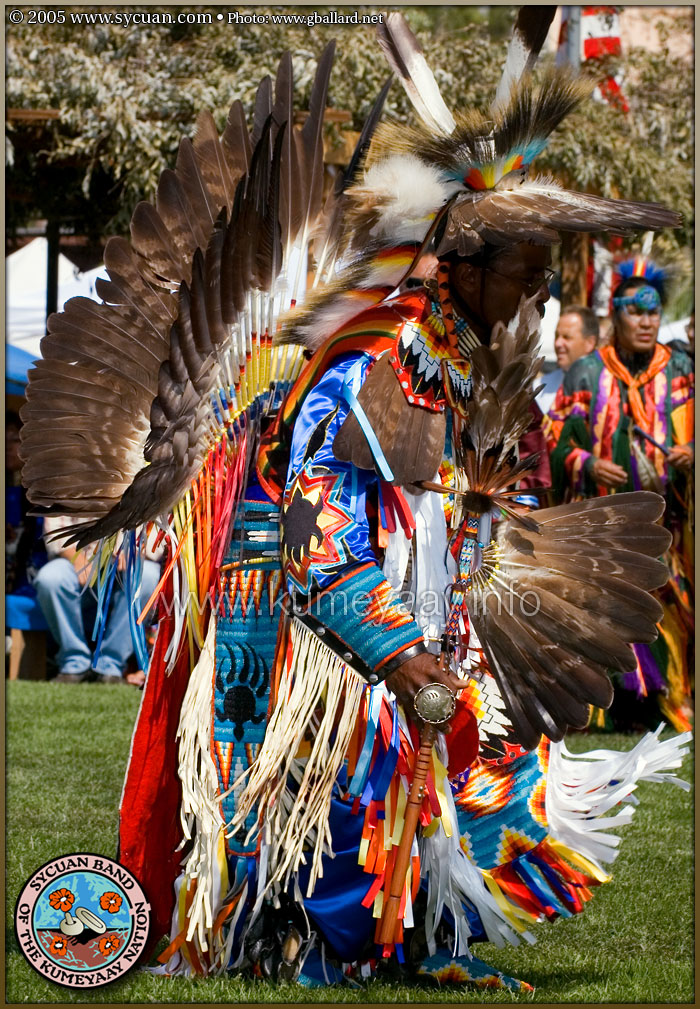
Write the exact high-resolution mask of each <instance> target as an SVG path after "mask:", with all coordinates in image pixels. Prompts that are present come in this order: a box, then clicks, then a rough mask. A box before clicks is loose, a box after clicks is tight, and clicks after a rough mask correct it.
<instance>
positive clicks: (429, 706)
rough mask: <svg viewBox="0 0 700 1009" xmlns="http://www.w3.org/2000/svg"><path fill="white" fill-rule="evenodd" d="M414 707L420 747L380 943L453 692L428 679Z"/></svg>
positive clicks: (386, 938) (386, 939)
mask: <svg viewBox="0 0 700 1009" xmlns="http://www.w3.org/2000/svg"><path fill="white" fill-rule="evenodd" d="M413 707H414V709H415V712H416V714H417V715H418V717H419V718H420V719H421V720H422V721H423V728H422V730H421V736H420V748H419V750H418V753H417V755H416V762H415V764H414V767H413V782H412V784H411V791H410V793H409V796H408V801H407V803H406V812H405V814H404V824H403V833H402V834H401V842H400V844H399V847H398V851H397V852H396V861H395V863H394V871H393V873H392V876H391V880H390V882H389V885H388V886H386V887H385V890H384V907H383V909H382V921H381V925H380V927H379V936H378V940H379V942H380V943H391V942H393V941H394V932H395V930H396V919H397V917H398V913H399V907H400V904H401V897H402V894H403V890H404V885H405V883H406V873H407V872H408V866H409V863H410V861H411V848H412V847H413V838H414V837H415V836H416V830H417V829H418V820H419V818H420V811H421V806H422V805H423V795H424V793H425V784H426V780H427V777H428V770H429V768H430V760H431V754H432V749H433V744H434V742H435V738H436V736H437V733H438V726H439V725H442V724H443V723H444V722H446V721H447V720H448V719H449V718H451V717H452V715H453V714H454V710H455V695H454V694H453V693H452V691H451V690H450V689H449V687H446V686H445V685H444V683H428V684H427V685H426V686H424V687H421V689H420V690H419V691H418V692H417V694H416V696H415V697H414V699H413Z"/></svg>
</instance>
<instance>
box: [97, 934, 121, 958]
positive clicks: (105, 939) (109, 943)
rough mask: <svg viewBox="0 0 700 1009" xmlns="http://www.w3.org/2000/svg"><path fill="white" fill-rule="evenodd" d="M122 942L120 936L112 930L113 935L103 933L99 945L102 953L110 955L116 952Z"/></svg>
mask: <svg viewBox="0 0 700 1009" xmlns="http://www.w3.org/2000/svg"><path fill="white" fill-rule="evenodd" d="M121 944H122V941H121V939H120V938H119V936H118V935H115V933H114V932H112V934H111V935H103V936H102V938H101V939H100V941H99V942H98V944H97V945H98V947H99V950H100V953H102V954H103V955H104V956H109V955H110V954H112V953H116V952H117V950H118V949H119V947H120V946H121Z"/></svg>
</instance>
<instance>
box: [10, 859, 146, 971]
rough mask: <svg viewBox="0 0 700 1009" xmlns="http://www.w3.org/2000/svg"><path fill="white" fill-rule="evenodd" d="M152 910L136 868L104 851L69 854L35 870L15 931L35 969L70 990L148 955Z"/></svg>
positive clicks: (24, 891) (21, 899) (18, 908)
mask: <svg viewBox="0 0 700 1009" xmlns="http://www.w3.org/2000/svg"><path fill="white" fill-rule="evenodd" d="M150 912H151V909H150V907H149V905H148V902H147V900H146V896H145V894H144V892H143V890H142V889H141V886H140V884H139V883H138V881H137V880H136V879H135V878H134V877H133V876H132V875H131V873H130V872H129V871H128V869H125V868H124V866H123V865H119V864H118V863H117V862H113V861H112V859H111V858H105V857H104V856H103V855H83V854H77V855H63V856H62V857H60V858H55V859H53V860H52V861H51V862H47V863H46V865H42V867H41V868H40V869H37V871H36V872H35V873H34V875H33V876H31V877H30V879H28V880H27V882H26V883H25V885H24V888H23V889H22V892H21V893H20V895H19V899H18V901H17V906H16V908H15V931H16V933H17V939H18V941H19V945H20V949H21V950H22V953H23V954H24V956H25V957H26V959H27V960H28V961H29V963H30V964H31V966H32V967H33V968H34V970H36V971H38V972H39V974H42V975H43V976H44V977H45V978H48V979H49V981H54V982H55V983H56V984H59V985H63V986H64V987H65V988H97V987H99V986H100V985H103V984H109V982H110V981H116V979H117V978H119V977H121V976H122V975H123V974H125V973H126V972H127V971H128V970H129V969H130V968H131V967H133V966H134V964H135V963H136V961H137V960H138V958H139V957H140V955H141V953H142V951H143V948H144V946H145V945H146V939H147V938H148V929H149V924H150V919H151V914H150Z"/></svg>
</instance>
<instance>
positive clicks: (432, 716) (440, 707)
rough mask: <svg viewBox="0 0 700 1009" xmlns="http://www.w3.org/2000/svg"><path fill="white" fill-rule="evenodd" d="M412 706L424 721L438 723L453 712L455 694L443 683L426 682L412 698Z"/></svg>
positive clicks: (432, 723)
mask: <svg viewBox="0 0 700 1009" xmlns="http://www.w3.org/2000/svg"><path fill="white" fill-rule="evenodd" d="M413 707H414V708H415V709H416V714H417V715H418V717H419V718H422V719H423V721H424V722H429V723H430V725H439V724H440V722H446V721H447V719H448V718H451V717H452V715H453V714H454V710H455V695H454V694H453V693H452V691H451V690H450V688H449V687H446V686H445V684H444V683H426V685H425V686H424V687H421V688H420V690H419V691H418V692H417V694H416V696H415V697H414V698H413Z"/></svg>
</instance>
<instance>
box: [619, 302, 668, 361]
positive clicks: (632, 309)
mask: <svg viewBox="0 0 700 1009" xmlns="http://www.w3.org/2000/svg"><path fill="white" fill-rule="evenodd" d="M635 290H638V289H635V288H634V287H631V288H628V287H626V288H625V289H624V290H623V291H622V292H621V297H623V298H626V297H628V296H630V295H632V296H633V295H634V293H635ZM660 323H661V309H659V308H656V309H654V310H653V311H642V310H641V309H640V308H638V307H637V306H636V305H626V306H625V308H623V309H622V310H621V311H620V312H618V313H617V315H616V317H615V342H616V344H617V346H618V348H619V349H620V350H624V351H627V353H629V354H644V353H647V352H648V351H650V350H653V349H654V347H655V346H656V341H657V339H658V336H659V325H660Z"/></svg>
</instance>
